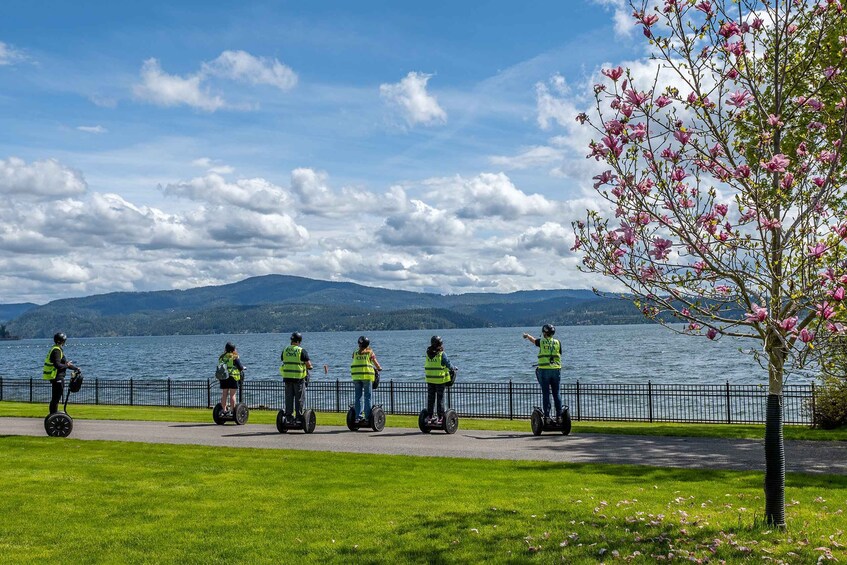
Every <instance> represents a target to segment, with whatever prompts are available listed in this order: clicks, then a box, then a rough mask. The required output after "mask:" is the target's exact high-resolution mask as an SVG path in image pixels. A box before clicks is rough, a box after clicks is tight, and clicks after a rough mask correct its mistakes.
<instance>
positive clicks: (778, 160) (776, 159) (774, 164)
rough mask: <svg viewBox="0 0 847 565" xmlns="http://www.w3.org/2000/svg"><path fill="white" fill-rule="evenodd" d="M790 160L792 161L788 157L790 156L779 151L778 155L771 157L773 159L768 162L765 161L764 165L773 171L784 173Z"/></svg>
mask: <svg viewBox="0 0 847 565" xmlns="http://www.w3.org/2000/svg"><path fill="white" fill-rule="evenodd" d="M790 162H791V161H790V159H788V157H786V156H785V155H783V154H782V153H777V154H776V155H774V156H773V157H771V160H770V161H768V162H767V163H765V162H764V161H763V162H762V166H763V167H764V168H766V169H767V170H769V171H770V172H772V173H784V172H785V167H787V166H788V164H789V163H790Z"/></svg>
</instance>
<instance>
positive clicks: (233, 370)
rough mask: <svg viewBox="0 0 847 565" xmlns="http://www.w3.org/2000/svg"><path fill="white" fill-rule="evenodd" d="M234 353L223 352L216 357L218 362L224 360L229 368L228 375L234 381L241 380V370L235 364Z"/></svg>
mask: <svg viewBox="0 0 847 565" xmlns="http://www.w3.org/2000/svg"><path fill="white" fill-rule="evenodd" d="M235 359H236V357H235V355H233V354H232V353H224V354H223V355H221V356H220V357H218V364H220V363H221V362H222V361H226V368H227V370H229V376H230V377H232V378H233V380H235V381H240V380H241V371H239V370H238V368H237V367H236V366H235Z"/></svg>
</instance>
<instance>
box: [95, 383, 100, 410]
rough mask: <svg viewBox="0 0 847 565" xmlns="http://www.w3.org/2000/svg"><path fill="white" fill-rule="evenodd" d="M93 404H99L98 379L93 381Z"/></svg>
mask: <svg viewBox="0 0 847 565" xmlns="http://www.w3.org/2000/svg"><path fill="white" fill-rule="evenodd" d="M94 404H95V405H97V404H100V379H98V378H96V377H95V379H94Z"/></svg>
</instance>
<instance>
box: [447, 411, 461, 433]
mask: <svg viewBox="0 0 847 565" xmlns="http://www.w3.org/2000/svg"><path fill="white" fill-rule="evenodd" d="M458 429H459V415H458V414H456V411H455V410H448V411H447V413H446V414H444V431H445V432H447V433H448V434H455V433H456V430H458Z"/></svg>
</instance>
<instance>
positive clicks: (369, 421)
mask: <svg viewBox="0 0 847 565" xmlns="http://www.w3.org/2000/svg"><path fill="white" fill-rule="evenodd" d="M356 416H357V414H356V410H355V409H354V408H353V405H352V404H351V405H350V410H348V411H347V429H349V430H350V431H351V432H355V431H356V430H358V429H359V428H365V427H368V428H371V429H372V430H373V431H375V432H381V431H382V430H383V429H384V428H385V411H383V409H382V406H381V405H380V404H375V405H374V406H373V407H372V408H371V417H370V418H362V419H361V420H360V419H358V418H357V417H356Z"/></svg>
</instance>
